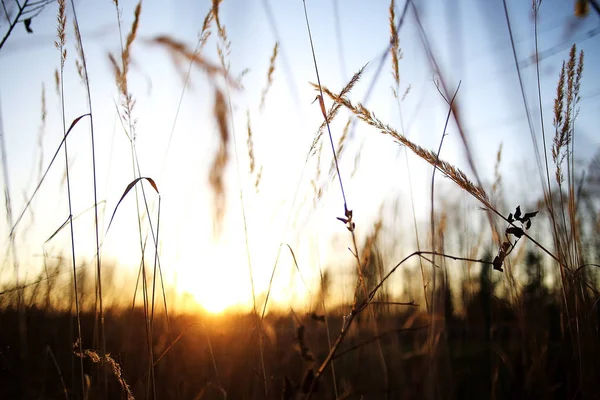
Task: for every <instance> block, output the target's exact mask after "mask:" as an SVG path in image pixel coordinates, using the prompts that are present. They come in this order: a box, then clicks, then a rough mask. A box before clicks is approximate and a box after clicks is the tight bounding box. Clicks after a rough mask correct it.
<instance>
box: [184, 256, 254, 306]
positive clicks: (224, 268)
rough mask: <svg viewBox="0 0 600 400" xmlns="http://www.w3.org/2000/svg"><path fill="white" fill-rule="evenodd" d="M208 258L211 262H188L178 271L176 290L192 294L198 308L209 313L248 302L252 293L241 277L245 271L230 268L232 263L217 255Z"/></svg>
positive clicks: (244, 275) (246, 282) (243, 276)
mask: <svg viewBox="0 0 600 400" xmlns="http://www.w3.org/2000/svg"><path fill="white" fill-rule="evenodd" d="M208 259H209V260H212V261H213V262H205V263H202V264H201V265H197V264H196V265H193V264H187V265H188V266H187V268H181V269H180V270H179V274H178V275H179V277H178V279H177V283H176V287H177V291H178V292H179V293H181V294H185V293H187V294H189V295H191V296H192V298H193V299H194V301H195V302H196V303H197V304H198V305H199V306H200V307H201V308H203V309H204V310H206V311H207V312H209V313H212V314H220V313H223V312H224V311H226V310H228V309H233V308H243V307H244V306H245V305H246V304H249V301H250V300H251V298H252V294H251V291H250V286H249V284H248V281H247V279H244V278H245V277H246V274H243V273H242V272H243V271H239V270H238V269H239V268H233V267H231V265H236V264H235V263H227V262H223V260H222V259H220V258H219V257H214V258H212V257H211V258H208ZM190 265H193V266H190Z"/></svg>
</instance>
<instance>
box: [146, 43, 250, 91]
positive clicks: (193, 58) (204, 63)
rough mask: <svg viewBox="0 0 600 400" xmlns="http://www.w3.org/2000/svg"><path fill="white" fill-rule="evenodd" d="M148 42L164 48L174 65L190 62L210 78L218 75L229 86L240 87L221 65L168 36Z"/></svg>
mask: <svg viewBox="0 0 600 400" xmlns="http://www.w3.org/2000/svg"><path fill="white" fill-rule="evenodd" d="M150 43H153V44H158V45H160V46H163V47H164V48H166V49H167V50H168V51H169V53H170V55H171V57H172V59H173V63H174V64H176V65H179V64H180V63H181V62H182V61H188V62H192V63H193V64H194V65H195V66H196V67H198V68H200V69H201V70H203V71H204V72H205V73H206V74H207V75H208V76H209V77H210V78H214V77H215V76H219V75H220V76H222V77H223V78H224V79H225V80H226V81H227V83H228V84H229V85H230V87H233V88H236V89H238V88H239V87H240V85H239V83H238V82H237V80H235V79H233V78H232V77H231V76H230V75H229V73H228V72H227V71H226V70H225V69H224V68H223V67H219V66H218V65H216V64H213V63H211V62H209V61H208V60H206V59H205V58H204V57H203V56H202V55H200V54H198V53H197V52H195V51H193V50H190V49H189V48H188V47H187V46H186V45H185V44H184V43H182V42H179V41H177V40H175V39H172V38H170V37H168V36H157V37H155V38H154V39H151V40H150Z"/></svg>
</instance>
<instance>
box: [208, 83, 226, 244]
mask: <svg viewBox="0 0 600 400" xmlns="http://www.w3.org/2000/svg"><path fill="white" fill-rule="evenodd" d="M213 112H214V116H215V119H216V121H217V125H218V128H219V149H218V151H217V154H216V155H215V158H214V160H213V163H212V166H211V168H210V172H209V179H208V180H209V183H210V187H211V189H212V191H213V194H214V199H213V201H214V204H213V207H214V213H215V214H214V215H215V232H217V233H218V232H220V226H221V222H222V220H223V216H224V214H225V200H226V198H225V183H224V176H225V168H226V167H227V162H228V160H229V154H228V151H227V145H228V143H229V128H228V126H227V104H226V102H225V96H224V95H223V92H221V91H220V90H219V89H218V88H215V105H214V109H213Z"/></svg>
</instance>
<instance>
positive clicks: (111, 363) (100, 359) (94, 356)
mask: <svg viewBox="0 0 600 400" xmlns="http://www.w3.org/2000/svg"><path fill="white" fill-rule="evenodd" d="M77 347H80V345H79V343H78V342H76V343H75V344H74V345H73V349H74V353H75V355H76V356H77V357H80V358H88V359H90V361H92V362H93V363H94V364H105V365H108V367H109V368H110V370H111V371H112V373H113V375H114V376H115V378H116V379H117V381H118V382H119V385H121V390H123V392H124V393H125V395H126V397H127V400H134V397H133V393H132V392H131V388H130V387H129V384H128V383H127V382H126V381H125V378H123V370H122V369H121V366H120V365H119V363H118V362H116V361H115V360H114V359H113V358H112V357H111V356H110V354H106V355H105V356H101V355H99V354H98V353H96V352H95V351H93V350H89V349H86V350H82V351H81V352H78V351H77V350H75V349H76V348H77Z"/></svg>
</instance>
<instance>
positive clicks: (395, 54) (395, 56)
mask: <svg viewBox="0 0 600 400" xmlns="http://www.w3.org/2000/svg"><path fill="white" fill-rule="evenodd" d="M395 8H396V4H395V1H394V0H391V1H390V45H391V46H390V53H391V55H392V70H393V74H394V82H395V83H396V87H398V86H400V68H399V66H398V64H399V62H400V59H402V53H401V51H400V39H399V38H398V31H397V30H396V25H395V23H394V21H395V20H396V12H395Z"/></svg>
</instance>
